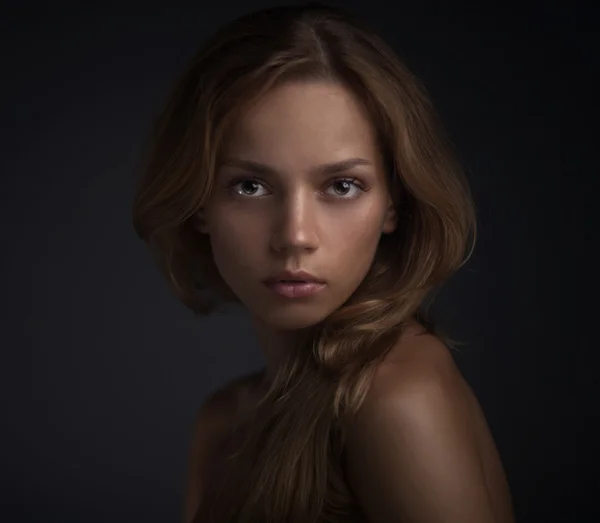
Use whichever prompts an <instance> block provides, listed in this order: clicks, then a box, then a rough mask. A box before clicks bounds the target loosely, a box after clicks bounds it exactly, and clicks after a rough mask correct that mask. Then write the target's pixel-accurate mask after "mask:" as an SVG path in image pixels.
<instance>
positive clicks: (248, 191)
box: [229, 178, 264, 196]
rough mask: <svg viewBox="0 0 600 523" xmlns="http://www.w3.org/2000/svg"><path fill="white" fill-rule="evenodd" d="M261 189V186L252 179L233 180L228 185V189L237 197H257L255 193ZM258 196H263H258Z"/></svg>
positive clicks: (257, 181)
mask: <svg viewBox="0 0 600 523" xmlns="http://www.w3.org/2000/svg"><path fill="white" fill-rule="evenodd" d="M261 187H263V184H262V183H261V182H260V181H259V180H256V179H254V178H241V179H237V180H233V181H232V182H231V183H230V184H229V188H230V189H231V190H232V191H233V192H234V193H235V194H237V195H239V196H257V194H256V193H257V192H259V189H260V188H261ZM263 188H264V187H263ZM258 196H264V195H263V194H258Z"/></svg>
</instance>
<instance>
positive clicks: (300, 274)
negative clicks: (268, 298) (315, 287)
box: [265, 271, 325, 283]
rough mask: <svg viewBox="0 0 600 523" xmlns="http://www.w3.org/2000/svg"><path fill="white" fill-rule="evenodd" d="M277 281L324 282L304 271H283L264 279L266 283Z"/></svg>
mask: <svg viewBox="0 0 600 523" xmlns="http://www.w3.org/2000/svg"><path fill="white" fill-rule="evenodd" d="M277 281H301V282H316V283H325V281H324V280H321V279H319V278H317V277H316V276H313V275H312V274H310V273H308V272H305V271H297V272H292V271H283V272H280V273H278V274H275V275H274V276H270V277H269V278H267V279H266V280H265V282H267V283H273V282H277Z"/></svg>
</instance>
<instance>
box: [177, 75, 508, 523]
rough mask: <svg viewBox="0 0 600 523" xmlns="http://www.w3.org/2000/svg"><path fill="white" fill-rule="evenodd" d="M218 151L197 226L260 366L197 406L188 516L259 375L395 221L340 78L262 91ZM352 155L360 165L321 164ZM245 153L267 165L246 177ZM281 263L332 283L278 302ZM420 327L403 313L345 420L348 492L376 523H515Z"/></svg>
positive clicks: (354, 282)
mask: <svg viewBox="0 0 600 523" xmlns="http://www.w3.org/2000/svg"><path fill="white" fill-rule="evenodd" d="M225 156H226V161H227V162H228V164H224V165H222V166H220V168H219V170H218V172H217V177H216V183H215V189H214V191H213V193H212V194H211V196H210V199H209V201H208V202H207V204H206V206H205V207H204V209H203V211H202V212H200V213H199V214H198V216H197V217H196V224H197V228H198V230H199V231H200V232H202V233H204V234H208V235H209V236H210V241H211V245H212V249H213V255H214V260H215V263H216V265H217V268H218V270H219V272H220V274H221V276H222V277H223V279H224V280H225V282H226V283H227V284H228V285H229V287H230V288H231V289H232V290H233V292H234V293H235V294H236V295H237V296H238V298H239V299H240V301H241V302H242V304H243V305H245V306H246V308H247V309H248V311H249V313H250V314H251V316H252V319H253V322H254V325H255V327H256V330H257V333H258V336H259V341H260V343H261V346H262V348H263V350H264V352H265V356H266V359H267V370H266V374H264V375H263V373H258V374H253V375H251V376H247V377H243V378H241V379H239V380H236V381H234V382H233V383H231V384H230V385H227V386H226V387H225V388H224V389H223V390H220V391H218V392H217V393H216V394H215V395H213V396H212V397H211V398H210V399H209V400H208V401H207V403H206V404H205V405H204V406H203V407H202V409H201V410H200V412H199V414H198V418H197V421H196V426H195V435H194V438H193V445H192V453H191V460H190V461H191V468H190V474H189V478H188V489H187V493H186V507H185V521H186V522H187V521H191V520H192V518H193V515H194V513H195V511H196V509H197V507H198V506H201V500H202V495H203V492H204V491H205V489H206V488H207V487H208V486H209V483H210V479H209V478H211V477H213V476H212V475H213V473H214V471H215V470H216V469H217V468H218V466H219V461H220V460H221V459H222V457H221V456H220V445H221V442H222V441H223V440H224V439H226V437H227V435H228V434H229V433H230V431H231V430H232V427H233V426H235V424H236V420H239V419H240V418H241V417H243V415H244V413H245V412H248V411H249V410H250V409H251V408H252V405H253V403H254V402H255V401H257V400H258V398H259V397H260V396H261V394H262V391H261V389H262V387H261V381H262V382H263V383H264V381H265V376H266V381H268V380H269V379H271V377H272V374H273V373H274V372H275V369H276V368H277V365H278V363H279V361H280V359H281V355H282V354H284V351H285V349H286V346H289V342H290V340H292V339H294V338H295V337H297V336H298V335H299V334H300V333H302V331H303V329H305V328H306V327H308V326H311V325H314V324H315V323H317V322H319V321H321V320H322V319H324V318H325V317H327V316H328V315H329V314H331V313H332V312H333V311H334V310H336V309H337V308H338V307H340V306H341V305H342V304H343V303H344V302H345V301H346V300H347V299H348V298H349V297H350V296H351V295H352V293H353V292H354V291H355V290H356V288H357V287H358V285H359V284H360V283H361V281H362V280H363V279H364V277H365V275H366V274H367V272H368V270H369V267H370V266H371V263H372V261H373V258H374V256H375V253H376V250H377V245H378V242H379V239H380V237H381V235H382V234H389V233H391V232H393V231H394V230H395V227H396V215H395V213H394V209H393V206H392V204H391V198H390V195H389V193H388V190H387V186H386V183H385V179H386V173H385V171H384V168H383V162H382V158H381V156H380V153H379V150H378V148H377V144H376V140H375V132H374V129H373V127H372V125H371V123H370V122H369V119H368V116H367V114H366V113H365V111H364V109H363V107H362V106H361V105H360V104H359V103H358V102H357V101H356V100H355V99H354V97H353V96H352V94H351V93H350V92H348V91H347V90H345V89H344V88H343V87H342V86H339V85H336V84H330V83H290V84H286V85H283V86H281V87H279V88H277V89H276V90H274V91H272V92H270V93H269V94H268V95H266V96H265V98H264V99H262V100H261V101H260V102H259V103H257V104H256V105H255V106H254V107H253V108H252V109H251V110H250V111H249V112H248V113H247V114H246V115H245V117H244V118H242V119H241V120H240V121H239V122H238V125H237V128H236V129H235V130H234V132H233V134H232V136H231V137H230V140H229V141H228V148H227V151H226V155H225ZM349 158H362V159H363V160H366V163H365V164H364V165H360V166H355V167H353V168H352V169H349V170H346V171H344V172H338V173H336V174H332V173H330V174H325V173H323V172H319V167H320V166H322V165H323V164H328V163H331V162H339V161H342V160H347V159H349ZM240 160H243V161H246V162H254V163H259V164H261V165H263V166H267V167H268V172H267V171H266V170H265V169H263V171H264V172H261V173H260V174H258V173H256V172H253V170H252V169H249V167H248V166H247V165H246V166H245V167H244V166H241V165H240V164H239V161H240ZM235 162H237V164H235ZM252 179H254V181H252ZM345 179H350V180H352V179H354V180H355V181H356V182H357V183H358V184H359V186H357V187H355V186H354V185H353V184H344V183H343V180H345ZM244 180H245V181H244ZM361 189H364V190H361ZM286 269H287V270H304V271H307V272H310V273H312V274H313V275H315V276H316V277H318V278H321V279H325V280H326V281H327V284H326V286H325V288H324V289H323V290H322V291H321V292H320V293H318V294H317V295H314V296H311V297H307V298H302V299H288V298H283V297H281V296H278V295H277V294H275V293H274V292H272V291H271V290H269V289H268V288H267V287H266V286H265V285H264V284H263V283H262V280H263V279H264V278H266V277H268V276H270V275H274V274H276V273H278V272H280V271H283V270H286ZM422 333H423V327H422V326H421V325H419V324H418V323H417V322H416V321H414V319H413V320H411V321H410V322H409V328H408V329H407V330H406V332H405V333H404V334H403V335H402V336H401V337H400V339H399V340H398V342H397V343H396V344H395V346H394V347H393V349H392V350H391V351H390V352H389V354H388V355H387V356H386V358H385V360H384V361H383V362H382V364H381V365H380V366H379V367H378V371H377V374H376V376H375V379H374V380H373V385H372V387H371V389H370V390H369V393H368V395H367V398H366V400H365V403H364V405H363V407H362V408H361V410H360V415H359V416H358V417H357V418H356V420H354V421H353V422H352V424H350V425H349V426H348V427H346V429H347V435H348V442H347V459H348V477H347V480H348V483H349V486H350V487H351V489H352V490H353V492H354V494H355V496H356V498H357V500H358V501H359V503H360V505H361V506H362V509H363V511H364V513H365V515H366V516H367V518H368V520H369V521H372V522H374V523H387V522H389V523H392V522H393V523H397V522H400V521H406V522H408V521H411V522H413V523H454V522H456V523H459V522H460V523H514V516H513V513H512V502H511V496H510V490H509V488H508V483H507V481H506V477H505V474H504V470H503V468H502V464H501V461H500V456H499V454H498V451H497V449H496V446H495V444H494V441H493V438H492V435H491V432H490V430H489V428H488V426H487V423H486V420H485V416H484V414H483V411H482V409H481V407H480V406H479V404H478V402H477V400H476V398H475V396H474V394H473V392H472V391H471V389H470V387H469V386H468V384H467V383H466V381H465V380H464V379H463V377H462V375H461V374H460V372H459V370H458V368H457V367H456V365H455V363H454V361H453V358H452V356H451V355H450V353H449V352H448V350H447V348H446V346H445V345H444V344H443V343H442V342H441V341H440V340H438V339H437V338H436V337H435V336H433V335H429V334H422ZM207 495H208V494H207Z"/></svg>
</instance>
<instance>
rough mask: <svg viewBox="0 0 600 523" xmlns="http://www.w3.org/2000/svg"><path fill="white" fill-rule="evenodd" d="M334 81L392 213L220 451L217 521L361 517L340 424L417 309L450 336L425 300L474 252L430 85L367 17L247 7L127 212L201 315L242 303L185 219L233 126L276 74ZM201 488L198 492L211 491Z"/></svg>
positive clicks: (219, 37) (192, 70) (204, 192)
mask: <svg viewBox="0 0 600 523" xmlns="http://www.w3.org/2000/svg"><path fill="white" fill-rule="evenodd" d="M294 80H309V81H310V80H314V81H331V82H337V83H338V84H341V85H343V86H345V87H347V88H348V89H350V90H351V92H353V93H354V94H355V96H356V98H357V99H358V100H359V101H360V102H362V103H363V104H364V106H365V107H366V109H367V111H368V114H369V115H370V117H371V119H372V122H373V124H374V125H375V128H376V131H377V139H378V144H379V147H380V148H381V151H382V153H383V155H384V158H385V160H386V165H387V173H388V182H389V190H390V194H391V195H392V198H393V201H394V204H395V206H396V210H397V215H398V225H397V228H396V230H395V232H394V233H392V234H389V235H384V236H382V238H381V240H380V244H379V246H378V249H377V252H376V255H375V259H374V261H373V264H372V267H371V268H370V271H369V272H368V274H367V276H366V277H365V279H364V281H363V282H362V283H361V284H360V286H359V287H358V289H357V290H356V291H355V292H354V294H353V295H352V296H351V297H350V299H349V300H348V301H347V302H346V303H345V304H343V306H342V307H340V308H339V309H338V310H336V311H334V312H333V313H332V314H331V315H330V316H328V317H327V318H325V319H324V320H323V321H322V322H320V323H319V324H318V325H315V326H313V327H311V328H310V329H309V334H308V336H307V337H305V338H302V342H301V343H298V344H297V346H295V347H290V348H289V351H288V352H287V359H286V360H285V362H284V364H283V365H282V366H281V367H280V369H279V371H278V373H277V375H276V376H275V378H274V380H273V381H272V382H271V383H270V385H269V388H268V390H267V391H266V394H265V395H264V397H263V398H262V400H261V401H260V402H259V404H258V405H257V407H256V408H255V409H254V411H253V414H252V416H251V417H250V418H249V420H248V422H247V424H246V426H245V427H244V432H243V438H242V440H241V441H239V442H238V444H237V446H235V447H232V448H233V449H234V450H232V451H231V453H230V455H229V456H228V459H229V462H230V463H229V464H230V466H229V467H228V469H227V470H228V474H227V475H226V476H224V478H223V480H222V481H221V482H220V486H221V488H220V489H218V492H215V493H213V494H214V495H212V496H211V498H212V499H211V500H210V501H212V502H213V503H212V504H211V505H212V508H213V509H214V510H213V511H212V512H211V513H210V514H207V513H205V512H204V510H203V511H199V512H198V513H197V517H196V521H198V522H199V521H215V522H218V523H227V522H234V521H235V522H237V523H250V522H252V523H256V522H270V523H281V522H284V521H285V522H287V523H310V522H317V521H318V522H325V521H359V520H361V516H360V509H359V507H358V506H357V505H356V503H355V498H354V496H353V495H352V492H351V491H350V489H349V487H348V485H347V483H346V482H345V480H344V470H345V469H344V431H343V429H342V427H343V426H344V422H345V420H347V419H349V418H351V417H352V416H353V415H354V414H356V412H357V411H358V410H359V408H360V406H361V403H362V401H363V400H364V398H365V396H366V394H367V391H368V389H369V384H370V382H371V379H372V378H373V375H374V371H375V369H376V367H377V365H378V363H380V362H381V361H382V359H383V358H384V357H385V356H386V354H387V353H388V352H389V350H390V349H391V348H392V347H393V345H394V343H395V342H396V341H397V340H398V337H399V336H400V335H401V334H402V332H403V330H404V329H405V327H406V325H407V321H408V319H409V318H411V317H415V318H417V320H419V321H420V323H421V324H423V325H424V326H425V327H426V330H427V331H428V332H430V333H433V334H435V335H436V336H438V338H440V339H441V340H442V341H444V342H445V343H446V345H448V346H450V347H451V346H452V345H454V344H455V342H454V341H453V340H451V339H450V338H447V337H445V336H444V335H442V334H441V333H439V332H438V331H437V329H436V326H435V324H434V322H433V320H432V319H431V318H430V317H429V314H428V312H427V310H426V309H428V307H429V305H430V304H431V303H430V302H428V300H429V299H430V298H431V296H432V295H433V294H434V292H435V291H437V290H438V289H439V287H440V285H441V284H442V283H443V282H445V281H446V280H447V279H448V278H449V277H450V276H451V275H452V274H453V273H455V272H456V271H457V270H458V269H459V268H460V267H461V266H462V265H464V263H466V261H467V260H468V259H469V257H470V256H471V254H472V252H473V248H474V246H475V238H476V211H475V205H474V202H473V199H472V197H471V192H470V189H469V186H468V183H467V179H466V176H465V175H464V172H463V171H462V170H461V168H460V166H459V162H458V161H457V159H456V156H455V155H454V153H453V148H452V145H451V142H450V140H449V138H448V136H447V135H446V133H445V132H444V131H443V129H442V127H441V125H440V123H439V118H438V116H437V115H436V112H435V110H434V109H433V107H432V104H431V101H430V97H429V95H428V94H427V92H426V89H425V88H424V87H423V86H422V85H421V83H420V81H419V80H418V79H417V78H416V77H415V76H414V75H413V74H412V73H411V72H410V71H409V70H408V68H407V67H406V65H404V64H403V63H402V61H401V60H400V59H399V58H398V56H397V55H396V54H395V52H394V51H393V50H392V49H391V48H390V47H389V46H388V45H387V44H386V43H385V42H384V41H383V40H382V39H381V38H380V37H379V36H378V35H377V34H376V32H375V31H374V30H373V29H372V28H371V27H369V26H367V25H366V24H365V23H364V22H362V21H360V20H358V19H356V18H355V17H354V16H353V15H351V14H349V13H347V12H344V11H341V10H339V9H337V8H332V7H328V6H324V5H323V4H318V3H309V4H306V5H301V6H293V7H289V6H288V7H276V8H270V9H265V10H261V11H257V12H253V13H250V14H247V15H244V16H242V17H240V18H238V19H236V20H234V21H233V22H231V23H229V24H228V25H226V26H225V27H223V28H222V29H221V30H219V31H217V32H216V33H215V34H214V35H213V36H212V37H211V38H210V39H209V40H208V41H207V42H205V43H204V45H203V46H202V47H201V49H200V50H199V51H198V52H197V54H196V55H195V57H194V58H193V60H192V61H191V63H190V64H189V67H187V69H186V70H185V71H184V72H183V74H182V75H181V76H180V78H179V79H178V80H177V82H176V84H175V87H174V89H173V91H172V92H171V93H170V97H169V98H168V101H167V103H166V105H165V107H164V109H163V110H162V112H161V113H160V114H159V115H158V117H157V119H156V122H155V126H154V127H153V132H152V133H151V136H150V138H149V143H148V150H147V154H145V155H144V156H143V158H144V159H143V163H142V172H141V176H140V179H139V185H138V187H137V191H136V195H135V201H134V205H133V223H134V227H135V230H136V232H137V234H138V235H139V237H140V238H142V239H143V240H144V241H145V242H147V244H148V246H149V248H150V250H151V252H152V254H153V255H154V257H155V259H156V261H157V263H158V265H159V267H160V268H161V270H162V272H163V273H164V275H165V277H166V278H167V280H168V282H169V284H170V286H171V288H172V289H173V292H174V294H175V295H176V296H177V297H178V298H179V299H180V300H181V302H182V303H183V304H185V305H186V306H187V307H189V309H191V310H192V311H193V313H194V314H195V315H204V314H208V313H210V312H211V311H214V310H217V309H218V308H219V307H220V306H221V305H222V304H226V303H228V302H238V300H237V298H236V296H235V295H234V294H233V293H232V291H231V290H230V289H229V288H228V287H227V285H226V284H225V282H224V281H223V280H222V278H221V277H220V275H219V272H218V270H217V268H216V266H215V264H214V261H213V256H212V252H211V247H210V242H209V239H208V237H207V236H206V235H202V234H200V233H199V232H198V231H197V229H196V228H195V227H194V226H193V223H192V222H193V217H194V216H195V215H196V213H198V211H199V210H200V209H202V207H203V205H204V204H205V202H206V201H207V199H208V198H209V197H210V194H211V188H212V186H213V182H214V178H215V173H216V171H217V169H218V167H219V162H220V160H221V158H222V151H223V149H224V144H225V143H226V140H227V136H228V133H229V132H230V130H231V129H232V125H234V124H235V121H236V119H238V118H239V117H240V115H241V114H242V113H243V111H245V110H246V109H247V108H248V107H249V106H250V105H251V104H252V103H254V102H255V101H256V100H258V98H260V97H261V96H263V95H264V94H266V93H267V92H269V90H270V89H272V88H274V87H275V86H277V85H279V84H281V83H282V82H288V81H294ZM204 498H206V496H204Z"/></svg>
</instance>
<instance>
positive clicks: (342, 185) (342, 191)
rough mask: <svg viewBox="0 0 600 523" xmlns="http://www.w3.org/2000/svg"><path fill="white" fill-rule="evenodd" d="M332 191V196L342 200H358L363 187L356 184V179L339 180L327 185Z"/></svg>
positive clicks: (363, 190) (358, 183)
mask: <svg viewBox="0 0 600 523" xmlns="http://www.w3.org/2000/svg"><path fill="white" fill-rule="evenodd" d="M329 188H332V189H333V192H334V196H338V197H341V199H344V200H352V199H354V198H358V197H359V196H360V193H361V192H365V189H364V187H363V186H362V185H361V184H360V182H357V180H356V178H339V179H337V180H333V181H332V182H331V183H330V184H329Z"/></svg>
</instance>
